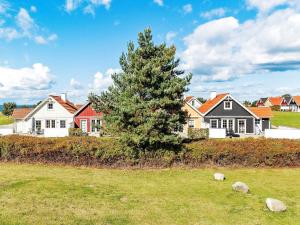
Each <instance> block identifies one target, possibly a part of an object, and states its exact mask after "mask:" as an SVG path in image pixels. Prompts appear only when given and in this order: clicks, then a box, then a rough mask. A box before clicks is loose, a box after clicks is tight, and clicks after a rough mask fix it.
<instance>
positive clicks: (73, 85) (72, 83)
mask: <svg viewBox="0 0 300 225" xmlns="http://www.w3.org/2000/svg"><path fill="white" fill-rule="evenodd" d="M70 86H71V88H73V89H81V88H83V85H82V84H81V83H80V82H79V81H77V80H75V79H74V78H72V79H71V80H70Z"/></svg>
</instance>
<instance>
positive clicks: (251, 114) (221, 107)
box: [198, 92, 272, 135]
mask: <svg viewBox="0 0 300 225" xmlns="http://www.w3.org/2000/svg"><path fill="white" fill-rule="evenodd" d="M198 110H199V112H200V113H201V114H202V115H203V116H204V122H205V123H206V124H208V126H209V128H213V129H221V128H223V129H226V131H227V132H233V133H237V134H240V135H248V134H251V135H258V134H261V133H262V132H264V130H265V129H269V128H271V120H270V118H271V117H272V111H271V109H270V108H269V107H249V108H247V107H245V106H244V105H243V104H241V103H240V102H239V101H238V100H236V99H235V98H233V97H232V96H231V95H230V94H228V93H223V94H216V92H213V93H211V97H210V99H209V100H207V102H205V103H204V104H203V105H202V106H200V107H199V109H198Z"/></svg>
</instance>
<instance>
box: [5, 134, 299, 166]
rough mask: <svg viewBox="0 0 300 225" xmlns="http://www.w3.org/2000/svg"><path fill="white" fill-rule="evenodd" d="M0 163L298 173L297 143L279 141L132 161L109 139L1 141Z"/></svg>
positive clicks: (235, 143)
mask: <svg viewBox="0 0 300 225" xmlns="http://www.w3.org/2000/svg"><path fill="white" fill-rule="evenodd" d="M0 160H1V161H17V162H27V163H35V162H38V163H59V164H69V165H85V166H108V167H132V166H137V167H170V166H176V165H186V166H189V167H199V166H200V167H201V166H207V165H213V166H240V167H263V166H268V167H286V166H289V167H299V166H300V141H299V140H283V139H282V140H278V139H251V138H249V139H231V140H230V139H224V140H212V139H208V140H200V141H194V142H191V143H188V144H185V145H184V150H182V151H180V152H177V153H176V152H173V151H166V150H164V149H160V150H158V151H144V152H140V154H139V155H138V157H134V158H133V157H132V154H130V152H127V151H125V150H124V149H123V148H121V147H120V146H119V144H118V141H117V140H116V139H115V138H112V137H102V138H96V137H66V138H37V137H28V136H16V135H13V136H3V137H0Z"/></svg>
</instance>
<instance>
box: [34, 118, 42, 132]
mask: <svg viewBox="0 0 300 225" xmlns="http://www.w3.org/2000/svg"><path fill="white" fill-rule="evenodd" d="M38 122H39V123H40V125H39V126H40V128H39V129H38V127H37V123H38ZM35 130H36V131H37V130H42V121H41V120H36V121H35Z"/></svg>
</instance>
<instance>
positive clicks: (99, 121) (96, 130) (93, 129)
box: [90, 118, 102, 133]
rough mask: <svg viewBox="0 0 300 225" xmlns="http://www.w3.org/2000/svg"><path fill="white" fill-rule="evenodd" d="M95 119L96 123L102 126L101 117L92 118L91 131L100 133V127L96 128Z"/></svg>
mask: <svg viewBox="0 0 300 225" xmlns="http://www.w3.org/2000/svg"><path fill="white" fill-rule="evenodd" d="M93 121H95V125H97V126H98V125H100V126H102V121H101V119H98V118H94V119H91V124H90V126H91V132H92V133H98V132H100V128H96V127H93V125H94V124H93Z"/></svg>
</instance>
